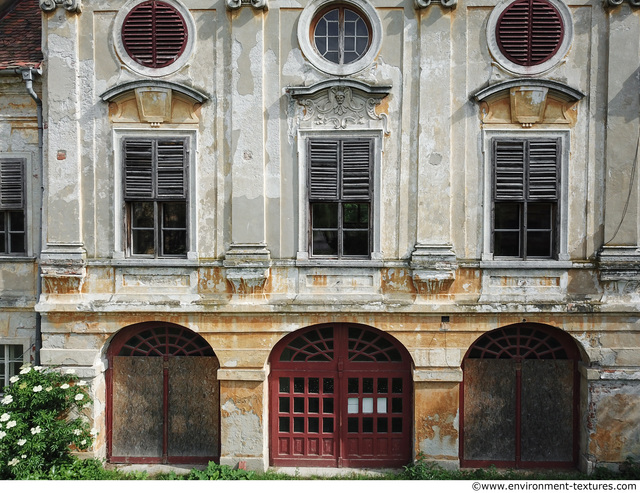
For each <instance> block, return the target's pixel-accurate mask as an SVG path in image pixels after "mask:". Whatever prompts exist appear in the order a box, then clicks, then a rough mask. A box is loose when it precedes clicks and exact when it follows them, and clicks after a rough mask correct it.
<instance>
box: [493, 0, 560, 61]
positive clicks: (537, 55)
mask: <svg viewBox="0 0 640 493" xmlns="http://www.w3.org/2000/svg"><path fill="white" fill-rule="evenodd" d="M563 36H564V25H563V23H562V17H561V16H560V13H559V12H558V10H557V9H556V8H555V7H554V6H553V5H552V4H551V3H550V2H548V1H546V0H516V1H515V2H513V3H512V4H511V5H510V6H509V7H507V8H506V9H505V11H504V12H502V15H500V18H499V19H498V22H497V24H496V40H497V42H498V47H499V48H500V51H501V52H502V54H503V55H504V56H505V57H506V58H508V59H509V60H510V61H511V62H513V63H515V64H518V65H522V66H525V67H531V66H534V65H539V64H541V63H544V62H546V61H547V60H549V59H550V58H551V57H553V55H555V54H556V52H557V51H558V48H560V45H561V43H562V38H563Z"/></svg>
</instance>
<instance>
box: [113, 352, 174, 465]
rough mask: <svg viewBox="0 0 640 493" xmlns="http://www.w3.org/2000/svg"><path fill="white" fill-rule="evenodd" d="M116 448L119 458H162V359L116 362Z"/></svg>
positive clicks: (150, 358) (114, 454) (114, 450)
mask: <svg viewBox="0 0 640 493" xmlns="http://www.w3.org/2000/svg"><path fill="white" fill-rule="evenodd" d="M113 360H114V361H113V409H114V413H113V435H112V440H113V445H112V455H113V456H116V457H158V458H161V457H162V434H163V433H162V428H163V403H162V395H163V378H162V358H159V357H137V358H129V357H126V356H116V357H114V358H113Z"/></svg>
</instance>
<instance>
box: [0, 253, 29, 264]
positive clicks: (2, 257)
mask: <svg viewBox="0 0 640 493" xmlns="http://www.w3.org/2000/svg"><path fill="white" fill-rule="evenodd" d="M36 260H37V259H36V257H29V256H26V255H7V254H4V253H1V254H0V262H30V263H32V262H35V261H36Z"/></svg>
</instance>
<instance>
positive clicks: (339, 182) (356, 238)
mask: <svg viewBox="0 0 640 493" xmlns="http://www.w3.org/2000/svg"><path fill="white" fill-rule="evenodd" d="M308 156H309V166H308V187H309V209H310V217H311V238H310V247H311V256H313V257H326V258H338V259H341V258H369V257H370V254H371V237H372V233H371V222H372V219H371V218H372V211H371V205H372V200H371V198H372V181H373V180H372V162H373V140H372V139H336V140H326V139H311V140H309V142H308Z"/></svg>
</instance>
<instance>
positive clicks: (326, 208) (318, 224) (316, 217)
mask: <svg viewBox="0 0 640 493" xmlns="http://www.w3.org/2000/svg"><path fill="white" fill-rule="evenodd" d="M311 218H312V219H311V221H312V222H311V224H312V226H313V228H314V229H316V228H329V229H332V228H333V229H337V228H338V204H337V203H324V202H323V203H314V204H311Z"/></svg>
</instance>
